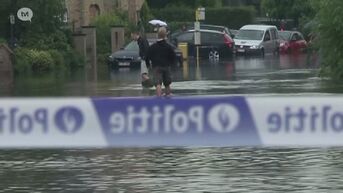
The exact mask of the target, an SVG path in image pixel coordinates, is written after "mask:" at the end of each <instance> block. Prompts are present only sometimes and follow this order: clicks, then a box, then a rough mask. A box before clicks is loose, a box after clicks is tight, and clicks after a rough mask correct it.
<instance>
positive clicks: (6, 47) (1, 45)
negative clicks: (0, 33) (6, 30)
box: [0, 44, 14, 54]
mask: <svg viewBox="0 0 343 193" xmlns="http://www.w3.org/2000/svg"><path fill="white" fill-rule="evenodd" d="M0 48H5V50H7V51H8V52H9V53H11V54H14V53H13V51H12V50H11V48H9V47H8V46H7V45H6V44H0Z"/></svg>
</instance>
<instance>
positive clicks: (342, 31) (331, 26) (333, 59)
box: [315, 0, 343, 80]
mask: <svg viewBox="0 0 343 193" xmlns="http://www.w3.org/2000/svg"><path fill="white" fill-rule="evenodd" d="M315 6H316V7H317V8H318V14H317V16H316V22H318V25H317V26H318V28H317V30H318V31H317V32H318V33H317V40H318V43H319V46H320V49H321V56H322V65H323V66H322V69H323V72H324V73H325V74H326V75H329V76H331V77H332V78H333V79H335V80H342V79H343V52H342V50H343V41H340V40H341V39H342V37H343V15H342V14H341V13H342V12H343V1H341V0H321V1H317V2H315Z"/></svg>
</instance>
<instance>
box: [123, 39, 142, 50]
mask: <svg viewBox="0 0 343 193" xmlns="http://www.w3.org/2000/svg"><path fill="white" fill-rule="evenodd" d="M125 50H129V51H138V50H139V47H138V44H137V42H136V41H132V42H130V43H129V44H127V45H126V46H125Z"/></svg>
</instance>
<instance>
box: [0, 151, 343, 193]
mask: <svg viewBox="0 0 343 193" xmlns="http://www.w3.org/2000/svg"><path fill="white" fill-rule="evenodd" d="M342 158H343V151H342V149H337V148H336V149H335V148H334V149H273V148H271V149H256V148H208V149H207V148H199V149H180V148H178V149H176V148H165V149H113V150H64V151H52V150H37V151H27V150H26V151H2V152H1V154H0V160H1V161H0V162H1V164H0V173H1V175H0V176H1V177H0V180H1V184H0V189H1V190H0V192H128V193H132V192H142V193H143V192H146V193H151V192H175V193H176V192H274V193H276V192H304V193H307V192H308V193H313V192H318V193H322V192H330V191H331V192H340V191H341V190H343V186H342V185H341V183H340V181H341V179H342V177H343V169H342V168H343V164H342V162H341V161H340V160H341V159H342Z"/></svg>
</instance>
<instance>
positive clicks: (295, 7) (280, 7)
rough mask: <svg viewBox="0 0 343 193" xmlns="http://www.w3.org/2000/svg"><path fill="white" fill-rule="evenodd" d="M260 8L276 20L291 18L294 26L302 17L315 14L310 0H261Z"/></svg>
mask: <svg viewBox="0 0 343 193" xmlns="http://www.w3.org/2000/svg"><path fill="white" fill-rule="evenodd" d="M261 8H262V10H263V11H264V12H265V13H266V15H268V17H271V18H274V19H278V20H282V19H293V20H294V22H295V26H298V24H299V20H300V19H301V18H302V17H307V16H313V15H314V14H315V12H314V10H313V8H312V6H311V0H287V1H285V0H262V2H261Z"/></svg>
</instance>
